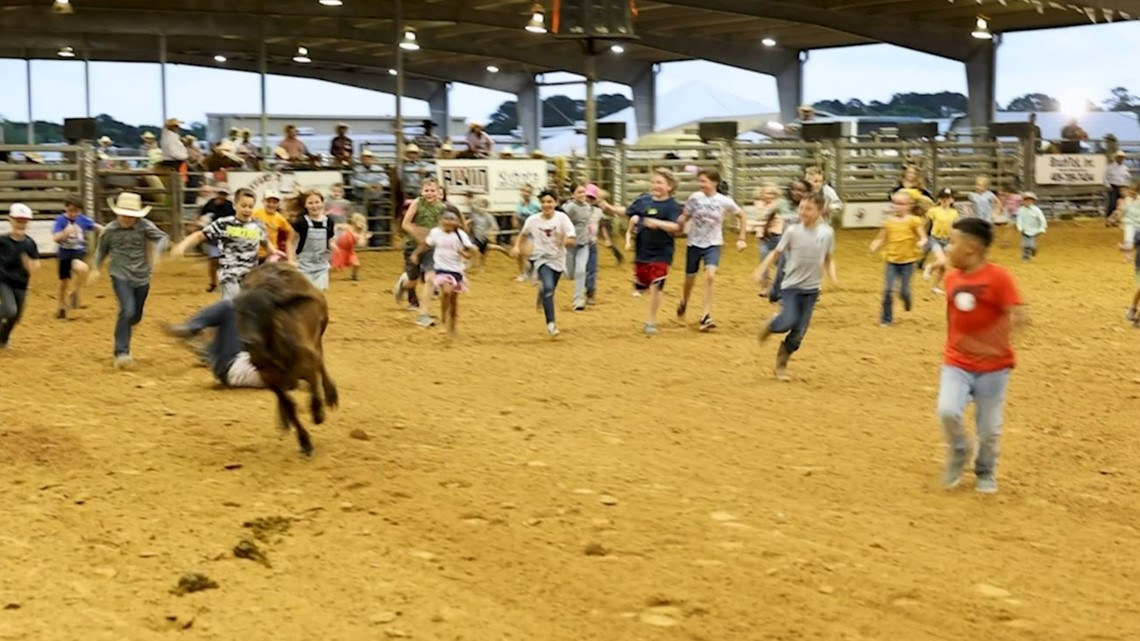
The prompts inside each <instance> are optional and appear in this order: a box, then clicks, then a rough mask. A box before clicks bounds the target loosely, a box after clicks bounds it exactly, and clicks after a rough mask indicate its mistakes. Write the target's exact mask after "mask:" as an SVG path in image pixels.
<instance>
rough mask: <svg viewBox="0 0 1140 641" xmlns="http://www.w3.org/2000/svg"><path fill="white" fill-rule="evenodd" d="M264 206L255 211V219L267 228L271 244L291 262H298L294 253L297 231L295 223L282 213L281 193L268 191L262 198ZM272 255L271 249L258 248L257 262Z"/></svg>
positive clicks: (263, 260) (262, 261)
mask: <svg viewBox="0 0 1140 641" xmlns="http://www.w3.org/2000/svg"><path fill="white" fill-rule="evenodd" d="M261 202H262V206H261V208H260V209H258V210H256V211H254V212H253V219H254V220H256V221H257V222H259V223H261V226H262V227H264V228H265V235H266V236H268V237H269V245H270V246H271V247H273V248H274V249H276V250H277V251H278V252H281V253H284V254H285V256H286V257H287V258H288V260H289V262H290V263H296V262H297V256H296V255H295V254H294V250H295V247H294V244H295V243H296V236H297V234H296V232H294V231H293V225H292V224H291V223H290V222H289V219H288V218H286V217H285V216H284V215H283V214H282V213H281V194H279V193H278V192H276V191H272V190H269V191H266V192H265V195H264V196H262V198H261ZM269 256H270V253H269V250H267V249H265V248H264V247H258V248H257V262H259V263H264V262H265V261H266V260H268V258H269Z"/></svg>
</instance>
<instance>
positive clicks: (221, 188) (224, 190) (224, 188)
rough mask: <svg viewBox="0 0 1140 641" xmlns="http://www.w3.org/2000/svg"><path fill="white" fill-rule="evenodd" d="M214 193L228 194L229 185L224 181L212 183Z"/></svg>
mask: <svg viewBox="0 0 1140 641" xmlns="http://www.w3.org/2000/svg"><path fill="white" fill-rule="evenodd" d="M214 193H215V194H228V193H230V186H229V185H227V184H226V183H218V184H216V185H214Z"/></svg>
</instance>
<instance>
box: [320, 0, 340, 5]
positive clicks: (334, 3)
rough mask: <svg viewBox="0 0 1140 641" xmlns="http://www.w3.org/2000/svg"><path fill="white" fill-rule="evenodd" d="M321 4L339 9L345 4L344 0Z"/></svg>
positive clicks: (327, 0)
mask: <svg viewBox="0 0 1140 641" xmlns="http://www.w3.org/2000/svg"><path fill="white" fill-rule="evenodd" d="M320 2H321V5H323V6H326V7H339V6H341V5H343V4H344V0H320Z"/></svg>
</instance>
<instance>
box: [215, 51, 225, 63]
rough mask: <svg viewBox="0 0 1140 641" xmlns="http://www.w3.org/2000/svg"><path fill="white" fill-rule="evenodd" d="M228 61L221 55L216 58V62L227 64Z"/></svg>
mask: <svg viewBox="0 0 1140 641" xmlns="http://www.w3.org/2000/svg"><path fill="white" fill-rule="evenodd" d="M226 60H227V58H226V57H225V56H223V55H222V54H220V53H219V54H218V55H216V56H214V62H225V61H226Z"/></svg>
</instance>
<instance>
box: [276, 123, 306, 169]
mask: <svg viewBox="0 0 1140 641" xmlns="http://www.w3.org/2000/svg"><path fill="white" fill-rule="evenodd" d="M278 149H280V150H282V151H284V152H285V154H284V155H285V158H283V160H288V161H290V162H292V161H294V160H301V159H303V158H305V157H306V156H308V155H309V148H308V147H306V146H305V143H303V142H301V139H300V138H298V137H297V127H295V126H293V125H285V139H284V140H282V141H281V144H280V145H279V146H278Z"/></svg>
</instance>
